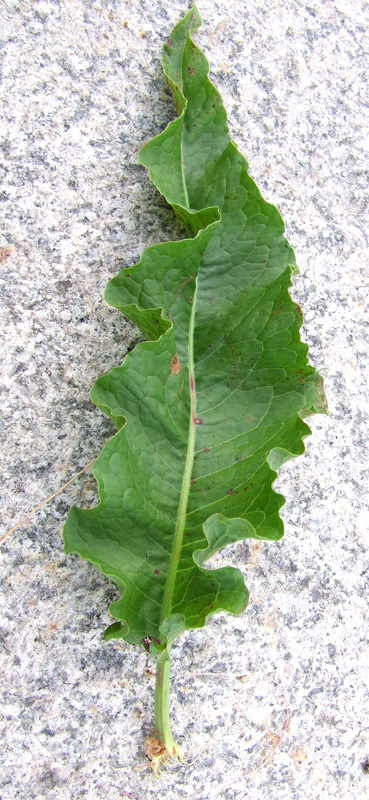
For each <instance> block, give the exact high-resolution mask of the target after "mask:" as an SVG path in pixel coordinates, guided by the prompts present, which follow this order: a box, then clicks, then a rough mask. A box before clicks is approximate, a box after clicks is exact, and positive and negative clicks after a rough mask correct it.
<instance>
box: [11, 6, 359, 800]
mask: <svg viewBox="0 0 369 800" xmlns="http://www.w3.org/2000/svg"><path fill="white" fill-rule="evenodd" d="M198 5H199V10H200V12H201V13H202V16H203V18H204V26H203V27H202V28H201V30H200V32H199V34H198V35H197V37H196V40H197V42H198V43H199V44H200V45H201V46H202V47H203V49H205V51H206V53H207V55H208V58H209V60H210V64H211V75H212V78H213V81H214V83H215V84H216V86H217V87H218V88H219V89H220V91H221V93H222V95H223V98H224V101H225V104H226V107H227V109H228V112H229V121H230V128H231V131H232V134H233V136H234V138H235V141H236V142H237V144H238V145H239V146H240V148H241V149H242V151H243V152H244V154H245V155H246V156H247V157H248V158H249V161H250V165H251V173H252V175H253V176H254V177H255V179H256V180H257V182H258V183H259V186H260V187H261V189H262V190H263V192H264V194H265V196H266V198H267V199H268V200H270V201H272V202H274V203H275V204H276V205H277V206H278V207H279V208H280V210H281V212H282V214H283V217H284V219H285V221H286V227H287V233H288V236H289V239H290V241H291V243H292V244H293V246H294V247H295V250H296V252H297V256H298V261H299V264H300V268H301V276H300V277H299V278H297V279H296V281H295V289H294V296H295V298H296V299H297V300H298V302H299V303H300V304H301V305H302V307H303V309H304V312H305V326H304V337H305V340H306V341H308V342H309V344H310V348H311V350H310V352H311V359H312V361H313V363H314V364H315V365H316V366H317V367H318V368H319V369H320V371H321V372H322V373H323V375H324V376H325V380H326V390H327V396H328V401H329V406H330V412H331V416H330V417H329V418H325V417H316V418H314V419H313V421H312V429H313V436H312V437H311V438H310V439H309V440H308V441H307V452H306V454H305V456H303V457H302V458H300V459H298V460H296V461H295V462H293V463H290V464H289V465H287V466H285V467H284V468H283V470H282V472H281V476H280V479H279V481H278V488H279V489H280V490H281V491H283V492H284V494H285V495H286V497H287V505H286V507H285V509H284V510H283V517H284V519H285V522H286V536H285V539H283V540H282V541H281V542H279V543H278V544H271V545H268V544H262V545H260V544H259V543H254V544H253V545H249V544H245V545H242V544H241V545H237V546H235V547H233V548H228V552H227V553H226V554H222V556H220V557H219V558H218V561H219V563H220V562H223V563H224V562H225V561H227V562H228V563H233V564H234V565H238V566H239V567H240V568H241V569H242V570H243V571H244V573H245V575H246V578H247V582H248V585H249V588H250V591H251V602H250V606H249V609H248V610H247V612H245V614H243V615H242V616H241V617H231V616H226V615H217V616H216V617H214V618H213V620H212V621H210V622H209V623H208V625H207V627H206V628H205V629H204V630H201V631H193V632H191V633H189V634H187V635H185V636H183V637H182V638H181V639H180V640H179V641H178V644H177V646H176V647H175V651H174V663H173V681H172V720H173V728H174V731H175V734H176V736H177V737H178V738H179V739H180V740H181V741H182V743H183V748H184V750H185V753H186V755H187V757H188V763H186V764H185V765H184V767H183V768H182V769H181V770H179V771H178V770H177V771H176V770H173V771H172V772H169V773H168V774H167V776H166V778H165V779H162V780H161V781H160V782H159V783H158V781H157V779H155V778H154V777H153V776H152V774H151V772H150V771H148V770H137V769H135V766H137V765H141V764H143V763H145V758H144V756H143V744H144V740H145V736H146V735H147V734H148V733H150V732H151V724H152V714H153V687H154V677H153V674H152V673H153V666H152V664H151V662H150V660H149V657H148V656H146V655H145V654H144V652H139V651H138V650H137V649H134V648H130V647H129V646H128V645H125V644H124V643H123V644H122V643H119V642H116V643H109V644H105V643H104V642H103V640H102V633H103V630H104V627H105V625H106V624H108V623H109V621H110V620H109V615H108V613H107V607H108V603H109V601H111V600H112V599H113V598H114V597H115V596H116V592H115V588H114V586H113V585H111V584H109V582H108V581H107V580H106V579H105V578H103V577H102V576H101V575H100V574H99V573H98V571H96V570H95V569H94V568H93V567H92V566H90V565H89V564H87V563H84V562H82V560H80V559H79V558H77V557H73V556H72V557H66V556H65V555H64V553H63V546H62V536H61V530H62V524H63V522H64V520H65V518H66V515H67V511H68V508H69V507H70V506H71V505H72V503H73V502H76V503H78V504H83V505H85V506H88V505H90V504H93V503H95V502H96V487H95V482H94V480H93V479H92V478H91V474H90V473H86V474H85V475H84V476H83V477H81V478H80V479H78V480H76V481H75V483H73V484H72V485H71V486H70V487H69V488H68V490H67V491H65V492H64V493H62V494H60V495H59V496H58V497H56V498H55V499H54V500H53V501H51V502H50V503H49V504H48V505H47V506H45V507H44V509H43V510H42V511H41V512H39V513H38V514H36V515H35V516H34V517H33V518H32V520H30V521H29V522H27V523H25V524H23V525H22V527H20V528H19V529H18V530H17V531H15V532H14V533H13V534H12V535H11V536H9V537H8V538H7V539H6V540H5V541H4V542H3V544H2V545H1V553H0V555H1V561H2V572H3V578H2V584H1V598H2V599H1V603H2V612H1V637H2V642H3V645H2V655H1V683H2V692H3V703H2V721H1V729H2V746H1V754H2V761H3V766H2V778H1V782H2V789H1V798H2V800H13V798H20V799H21V800H23V798H24V800H31V798H32V800H39V799H40V800H41V798H43V799H44V798H47V799H48V800H69V798H71V799H72V798H73V800H80V799H81V798H86V800H106V799H107V798H109V800H118V799H119V800H128V799H129V800H130V799H131V798H132V799H133V800H136V799H137V800H151V799H153V798H154V797H157V795H158V793H159V795H160V797H161V798H164V800H174V798H176V799H177V798H186V799H187V800H190V798H193V800H212V799H213V798H214V799H215V798H227V800H232V798H234V800H260V798H263V797H271V798H273V800H315V798H322V799H323V800H328V798H335V800H336V798H343V799H344V800H346V798H355V800H361V798H365V797H367V796H368V793H369V696H368V683H369V646H368V595H367V590H366V587H367V584H368V576H369V557H368V550H367V545H368V527H369V526H368V511H367V506H366V501H367V492H368V460H367V442H366V436H367V428H368V421H367V410H368V400H369V388H368V360H367V351H368V327H367V326H368V316H367V309H366V304H367V298H368V295H369V287H368V272H369V270H368V250H367V240H366V239H367V225H368V216H367V201H368V181H367V173H366V172H365V170H366V167H367V159H368V149H369V135H368V127H367V122H368V106H367V105H366V101H367V99H368V95H367V90H368V84H367V75H368V69H369V66H368V63H367V54H368V23H369V6H368V3H366V2H363V1H362V0H264V2H261V0H247V1H246V0H233V1H232V0H231V2H228V3H227V4H225V3H221V2H218V0H199V3H198ZM187 7H188V6H187V2H186V0H171V2H169V3H168V2H167V0H136V1H134V0H120V1H119V2H118V0H117V1H115V0H94V2H92V1H89V0H69V2H68V0H33V2H30V1H29V0H24V2H16V1H15V0H2V2H0V10H1V11H0V17H1V23H0V24H1V41H2V45H1V59H2V84H1V91H2V103H3V112H2V115H1V120H0V147H1V164H2V170H3V180H2V185H1V206H2V217H3V223H2V234H1V237H2V238H1V262H2V263H1V298H2V317H3V325H2V334H1V336H2V344H3V356H2V357H3V367H2V374H1V407H2V417H3V425H2V434H1V436H2V439H1V449H0V458H1V462H2V470H1V471H2V481H1V484H2V494H3V502H2V522H3V531H4V532H5V531H6V530H7V528H9V527H10V526H11V525H12V524H14V523H16V522H17V520H18V519H20V518H21V517H22V516H24V514H25V513H27V512H28V511H29V510H31V509H32V508H33V507H34V506H35V505H36V504H37V503H39V502H40V501H41V500H43V499H44V498H45V497H47V495H48V494H51V493H52V492H53V491H55V490H57V489H58V487H59V486H61V485H62V484H63V483H64V482H66V481H67V480H68V479H69V478H70V477H72V476H73V475H74V474H75V473H76V472H77V471H78V470H80V469H82V468H83V467H84V466H85V465H86V464H87V463H88V462H89V461H91V460H92V459H93V458H95V457H96V456H97V454H98V453H99V451H100V449H101V447H102V445H103V443H104V442H105V441H106V439H107V438H108V437H109V436H110V435H111V433H112V427H111V425H110V423H109V421H107V419H105V418H104V416H103V415H102V413H100V412H99V411H98V410H96V409H95V408H94V406H93V405H92V403H91V402H90V401H89V397H88V393H89V389H90V386H91V384H92V383H93V381H94V380H95V378H96V377H97V376H98V375H100V374H101V373H102V372H104V371H107V370H108V369H109V368H110V367H112V366H114V365H117V364H118V363H119V362H120V361H121V359H122V358H123V356H124V354H125V353H126V352H127V350H128V349H129V348H130V347H132V345H133V344H134V342H135V341H137V339H138V336H139V334H138V332H137V330H135V329H134V327H133V326H132V325H131V324H129V323H127V322H125V321H124V320H123V319H122V318H121V317H120V316H119V315H118V313H117V312H115V311H114V310H113V309H111V308H109V307H108V306H106V305H105V304H104V302H103V299H102V294H103V290H104V287H105V284H106V281H107V279H108V278H109V276H112V275H113V274H115V273H116V272H117V271H118V269H120V268H121V267H122V266H123V265H124V266H128V265H130V264H133V263H135V261H136V260H138V258H139V255H140V253H141V251H142V250H143V248H144V247H146V246H148V245H150V244H153V243H155V242H159V241H163V240H168V239H175V238H178V237H180V236H183V235H184V232H183V230H182V229H181V227H180V226H179V223H178V222H176V220H175V219H174V216H173V213H172V212H171V210H170V209H169V208H168V207H167V206H166V203H165V202H164V201H163V199H162V198H160V197H159V195H158V193H157V191H156V190H155V189H154V187H153V186H151V185H150V183H149V180H148V176H147V174H146V172H145V170H144V169H143V168H141V167H139V166H138V165H137V164H136V154H137V151H138V149H139V147H140V146H141V145H142V144H143V142H145V141H146V140H147V139H148V138H150V137H151V136H152V135H154V134H156V133H158V132H159V131H160V130H162V128H163V127H164V125H165V124H166V123H167V122H168V121H169V120H170V119H171V118H172V117H173V116H174V109H173V105H172V101H171V96H170V93H169V91H168V90H167V88H166V85H165V82H164V79H163V76H162V73H161V68H160V51H161V45H162V42H163V40H164V39H165V37H166V35H167V34H168V33H169V31H170V29H171V27H172V25H173V24H174V23H175V22H176V21H177V20H178V19H179V17H180V16H181V15H182V14H183V12H184V11H186V10H187Z"/></svg>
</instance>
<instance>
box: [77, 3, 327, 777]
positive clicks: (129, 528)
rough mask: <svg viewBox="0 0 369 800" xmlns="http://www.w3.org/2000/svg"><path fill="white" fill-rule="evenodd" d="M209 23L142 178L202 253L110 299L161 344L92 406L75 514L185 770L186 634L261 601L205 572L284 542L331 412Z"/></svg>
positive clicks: (194, 250) (185, 254)
mask: <svg viewBox="0 0 369 800" xmlns="http://www.w3.org/2000/svg"><path fill="white" fill-rule="evenodd" d="M200 23H201V19H200V16H199V14H198V11H197V9H196V7H195V6H194V7H193V8H192V10H191V11H189V12H188V14H186V16H185V17H184V18H183V19H182V21H181V22H180V23H179V24H178V25H177V26H176V27H175V28H174V30H173V31H172V33H171V35H170V37H169V39H168V41H167V43H166V44H165V46H164V55H163V66H164V72H165V75H166V77H167V79H168V82H169V85H170V87H171V89H172V92H173V95H174V99H175V103H176V107H177V118H176V119H174V120H173V121H172V122H171V123H170V124H169V125H168V127H167V128H166V129H165V130H164V131H163V133H161V134H159V135H158V136H156V137H155V138H154V139H152V140H151V141H150V142H148V143H147V144H145V145H144V146H143V147H142V149H141V151H140V154H139V162H140V163H141V164H143V165H145V166H146V167H147V168H148V170H149V174H150V178H151V180H152V181H153V182H154V183H155V184H156V186H157V187H158V189H159V191H160V192H161V193H162V194H163V195H164V197H165V198H166V200H167V201H168V203H170V204H171V205H172V207H173V209H174V210H175V212H176V214H178V216H179V217H180V218H181V220H183V222H184V223H185V224H186V225H187V227H188V229H189V231H190V233H191V237H190V238H188V239H185V240H182V241H179V242H168V243H164V244H158V245H155V246H154V247H150V248H148V249H147V250H146V251H145V252H144V253H143V255H142V258H141V260H140V262H139V263H138V264H137V265H136V266H134V267H132V268H129V269H123V270H122V271H121V272H120V273H119V274H118V275H117V276H116V277H115V278H113V280H111V281H110V282H109V284H108V286H107V290H106V299H107V301H108V302H109V303H110V304H111V305H112V306H115V307H116V308H118V309H120V310H121V311H122V313H123V314H124V315H125V316H126V317H129V318H130V319H131V320H132V321H133V322H135V323H136V324H137V325H138V326H139V327H140V328H141V330H142V331H143V332H144V334H145V336H146V337H147V341H145V342H143V343H140V344H139V345H137V346H136V348H135V349H134V350H133V352H131V353H129V355H127V356H126V358H125V360H124V363H123V364H122V365H121V366H118V367H116V368H115V369H112V370H111V371H110V372H109V373H108V374H107V375H104V376H103V377H101V378H99V379H98V380H97V381H96V383H95V385H94V386H93V388H92V392H91V398H92V400H93V402H94V403H95V404H96V405H97V406H98V407H99V408H101V409H102V410H103V411H104V412H106V414H108V416H109V417H110V418H111V420H112V421H113V422H114V424H115V425H116V427H117V429H118V432H117V433H116V435H115V436H114V437H113V438H112V439H110V441H108V442H107V444H106V445H105V447H104V449H103V451H102V453H101V455H100V456H99V458H98V459H97V461H96V463H95V466H94V468H93V472H94V475H95V477H96V479H97V481H98V484H99V496H100V503H99V505H98V506H97V507H96V508H92V509H89V510H81V509H79V508H76V507H73V508H72V510H71V512H70V515H69V517H68V520H67V523H66V526H65V530H64V536H65V549H66V552H67V553H70V552H74V553H79V554H80V555H81V556H82V557H83V558H86V559H88V560H89V561H91V562H92V563H93V564H95V565H96V566H97V567H99V569H100V570H101V571H102V572H103V573H104V574H105V575H107V576H108V577H109V578H111V580H113V581H114V582H115V583H116V585H117V586H118V588H119V589H120V591H121V597H120V599H118V600H116V601H115V602H114V603H112V605H111V606H110V611H111V613H112V615H113V616H114V617H115V618H116V619H117V620H118V622H115V623H114V624H113V625H111V626H110V628H108V630H107V632H106V638H107V639H108V638H124V639H125V640H126V641H127V642H130V643H133V644H138V645H143V646H145V647H146V648H147V649H149V650H150V652H151V653H152V655H153V656H154V658H155V659H156V661H157V685H156V702H155V719H156V729H157V737H156V739H154V740H152V741H153V742H154V744H153V745H152V753H151V755H152V758H153V760H154V763H155V765H156V766H157V765H158V764H159V763H161V762H162V761H163V760H165V757H166V756H167V755H168V754H169V755H173V754H176V753H179V748H178V746H177V745H176V744H175V743H174V741H173V738H172V735H171V732H170V726H169V719H168V686H169V669H170V649H171V644H172V642H173V640H174V639H175V638H176V637H177V636H178V635H179V634H180V633H181V632H182V631H184V630H185V629H186V628H187V629H188V628H198V627H202V626H203V625H204V624H205V622H206V619H207V618H208V617H209V615H211V614H213V613H214V612H215V611H217V610H218V609H223V610H227V611H230V612H231V613H233V614H239V613H240V612H242V611H243V610H244V609H245V607H246V605H247V601H248V592H247V589H246V586H245V583H244V579H243V576H242V574H241V572H240V571H239V570H238V569H234V568H233V567H222V568H220V569H207V568H206V567H204V563H205V561H206V560H207V559H208V558H209V557H210V556H211V555H213V554H214V553H216V552H217V551H218V550H219V549H220V548H222V547H224V546H225V545H227V544H229V543H230V542H235V541H237V540H240V539H245V538H252V539H267V540H278V539H280V538H281V536H282V535H283V525H282V521H281V519H280V516H279V509H280V507H281V506H282V504H283V502H284V499H283V497H282V496H281V495H279V494H277V493H276V492H275V491H274V490H273V482H274V480H275V478H276V471H277V469H278V468H279V467H280V465H281V464H283V463H284V462H286V461H287V460H288V459H290V458H292V457H294V456H297V455H300V454H301V453H303V451H304V444H303V439H304V437H305V436H307V435H308V434H309V433H310V430H309V428H308V426H307V424H306V422H305V421H304V418H305V417H306V416H308V415H309V414H311V413H315V412H319V411H324V410H325V405H326V404H325V398H324V391H323V383H322V379H321V377H320V376H319V375H318V373H317V372H316V370H315V369H313V368H312V367H311V366H310V365H309V364H308V362H307V346H306V345H305V344H303V343H301V340H300V335H299V329H300V326H301V312H300V310H299V307H298V306H297V305H296V304H295V303H294V302H293V301H292V299H291V297H290V294H289V287H290V286H291V274H292V273H293V272H295V271H296V269H297V268H296V263H295V257H294V253H293V250H292V248H291V247H290V245H289V244H288V242H287V241H286V239H285V236H284V225H283V221H282V219H281V216H280V214H279V212H278V211H277V209H276V208H275V207H274V206H273V205H271V204H269V203H267V202H266V201H265V200H264V199H263V198H262V196H261V194H260V192H259V190H258V188H257V187H256V185H255V183H254V181H253V180H252V179H251V178H250V176H249V175H248V164H247V162H246V161H245V159H244V157H243V156H242V155H241V154H240V153H239V151H238V149H237V147H236V146H235V144H234V143H233V142H232V140H231V138H230V136H229V131H228V126H227V117H226V112H225V109H224V107H223V104H222V100H221V97H220V95H219V93H218V91H217V90H216V89H215V87H214V86H213V85H212V83H211V82H210V80H209V77H208V72H209V67H208V62H207V60H206V58H205V56H204V54H203V53H202V52H201V50H200V49H199V48H198V47H197V46H196V45H195V44H194V42H193V41H192V38H191V33H193V32H194V31H195V30H196V28H197V27H198V26H199V25H200Z"/></svg>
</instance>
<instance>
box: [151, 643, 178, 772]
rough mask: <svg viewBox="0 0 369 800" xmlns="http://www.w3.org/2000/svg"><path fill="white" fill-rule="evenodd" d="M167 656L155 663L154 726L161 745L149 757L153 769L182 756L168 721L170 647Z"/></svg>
mask: <svg viewBox="0 0 369 800" xmlns="http://www.w3.org/2000/svg"><path fill="white" fill-rule="evenodd" d="M167 653H168V656H169V657H168V658H166V659H165V660H164V659H163V660H160V661H158V662H157V664H156V685H155V727H156V733H157V736H158V739H159V740H160V744H161V745H163V747H162V748H161V752H160V751H159V752H158V755H156V756H154V757H151V758H152V761H153V762H154V770H155V771H157V770H158V768H159V767H160V766H161V765H162V764H163V763H164V762H165V761H167V760H168V759H169V758H172V757H177V758H180V759H181V758H183V755H182V751H181V748H180V747H179V746H178V745H177V744H176V743H175V741H174V739H173V736H172V731H171V728H170V721H169V681H170V647H169V646H168V648H167Z"/></svg>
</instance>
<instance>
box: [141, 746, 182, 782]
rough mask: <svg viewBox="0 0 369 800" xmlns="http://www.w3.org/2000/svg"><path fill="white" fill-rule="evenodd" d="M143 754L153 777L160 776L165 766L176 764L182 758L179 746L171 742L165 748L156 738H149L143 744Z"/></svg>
mask: <svg viewBox="0 0 369 800" xmlns="http://www.w3.org/2000/svg"><path fill="white" fill-rule="evenodd" d="M145 753H146V755H147V757H148V758H149V759H150V761H151V764H150V766H151V767H152V769H153V770H154V773H155V775H160V773H161V770H162V768H163V767H165V766H170V765H174V764H178V762H179V761H183V759H184V756H183V753H182V750H181V748H180V747H179V745H177V744H175V742H173V743H172V744H170V745H169V747H167V746H166V745H165V744H164V742H162V741H161V740H160V739H159V738H158V737H157V736H149V737H148V739H146V742H145Z"/></svg>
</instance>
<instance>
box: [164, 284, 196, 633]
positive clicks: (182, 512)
mask: <svg viewBox="0 0 369 800" xmlns="http://www.w3.org/2000/svg"><path fill="white" fill-rule="evenodd" d="M196 299H197V279H196V289H195V291H194V295H193V302H192V309H191V317H190V327H189V334H188V380H189V389H190V398H191V403H190V426H189V436H188V447H187V455H186V463H185V468H184V473H183V480H182V488H181V496H180V500H179V506H178V516H177V522H176V527H175V531H174V540H173V548H172V552H171V556H170V561H169V569H168V574H167V579H166V582H165V587H164V596H163V602H162V606H161V614H160V622H163V620H164V619H165V618H166V617H167V616H168V615H169V614H170V613H171V608H172V602H173V591H174V586H175V581H176V575H177V569H178V561H179V555H180V552H181V548H182V541H183V534H184V529H185V524H186V515H187V504H188V496H189V492H190V487H191V475H192V466H193V458H194V453H195V437H196V430H195V424H194V419H195V417H196V409H195V378H194V359H193V344H194V336H193V334H194V322H195V308H196ZM191 376H192V379H193V384H194V386H193V391H191Z"/></svg>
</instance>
